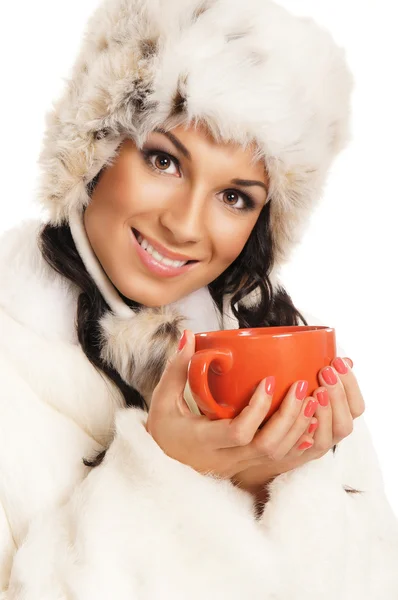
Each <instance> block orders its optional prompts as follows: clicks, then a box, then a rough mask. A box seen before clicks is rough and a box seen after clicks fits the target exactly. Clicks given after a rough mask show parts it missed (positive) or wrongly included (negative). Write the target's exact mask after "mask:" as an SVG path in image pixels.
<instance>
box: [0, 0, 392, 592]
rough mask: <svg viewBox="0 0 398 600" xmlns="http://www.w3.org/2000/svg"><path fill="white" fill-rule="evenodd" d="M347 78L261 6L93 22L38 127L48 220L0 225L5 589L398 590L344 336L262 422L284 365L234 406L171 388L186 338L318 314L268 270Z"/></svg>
mask: <svg viewBox="0 0 398 600" xmlns="http://www.w3.org/2000/svg"><path fill="white" fill-rule="evenodd" d="M351 88H352V81H351V76H350V73H349V71H348V69H347V67H346V64H345V59H344V54H343V52H342V51H341V50H340V49H339V48H337V47H336V45H335V44H334V42H333V41H332V39H331V38H330V36H329V35H328V34H327V33H326V32H325V31H323V30H321V29H320V28H319V27H318V26H316V25H315V24H314V23H313V22H312V21H311V20H308V19H299V18H296V17H293V16H291V15H290V14H289V13H287V12H286V11H285V10H284V9H282V8H280V7H278V6H277V5H275V4H273V3H272V2H268V1H264V0H261V1H260V0H248V1H247V2H245V3H234V2H232V1H231V0H209V1H203V0H201V1H199V0H179V1H177V0H176V1H175V2H172V3H171V2H165V1H164V0H157V1H155V0H108V1H106V2H105V3H103V4H102V5H101V6H100V7H99V8H98V9H97V11H96V12H95V14H94V15H93V17H92V18H91V19H90V22H89V24H88V28H87V32H86V35H85V38H84V42H83V44H82V48H81V51H80V55H79V57H78V59H77V62H76V64H75V66H74V70H73V72H72V76H71V78H70V80H69V81H68V85H67V89H66V91H65V94H64V95H63V96H62V97H61V98H60V99H59V100H58V101H57V103H56V104H55V106H54V109H53V111H52V113H51V114H50V115H49V117H48V121H47V130H46V135H45V143H44V148H43V151H42V154H41V166H42V168H43V179H42V184H41V187H40V191H39V200H40V201H41V203H42V205H43V206H45V207H46V208H47V209H48V211H49V215H48V217H47V218H46V223H44V224H42V223H39V222H25V223H23V224H22V225H21V226H20V227H18V228H16V229H14V230H11V231H9V232H8V233H7V234H6V235H4V236H3V238H2V240H1V244H0V263H1V281H2V285H1V291H0V307H1V311H0V319H1V342H0V344H1V345H0V348H1V356H0V358H1V360H0V376H1V381H2V388H1V395H0V406H1V412H0V472H1V481H0V500H1V504H0V585H1V588H0V589H1V592H2V595H1V598H2V600H15V599H18V600H22V599H23V600H36V599H37V600H38V599H40V600H50V599H51V600H52V599H54V600H55V599H57V600H59V599H65V600H66V599H71V598H73V599H76V600H81V599H84V600H87V599H91V598H93V599H94V598H95V599H96V600H99V599H101V598H104V599H105V598H107V599H108V598H118V600H123V599H127V598H128V599H129V600H131V599H133V600H135V599H139V600H142V599H149V598H151V599H155V598H156V599H157V598H173V599H177V598H178V599H179V598H181V599H184V600H185V599H186V598H190V599H199V598H200V599H202V598H214V599H215V598H217V599H219V598H224V597H225V598H230V599H241V598H243V597H246V596H247V597H249V598H252V599H257V598H258V599H260V598H261V599H263V600H271V599H273V600H275V599H278V600H279V599H284V600H285V599H286V598H291V599H294V600H296V599H297V600H301V599H304V598H305V599H306V600H308V599H312V598H314V599H315V598H317V599H318V598H320V597H322V598H324V599H325V600H328V599H332V598H333V599H336V598H339V599H342V600H343V599H349V600H357V599H361V600H364V599H376V598H383V600H390V599H391V600H392V599H393V598H394V599H395V598H397V595H398V578H397V575H396V564H397V559H398V528H397V523H396V521H395V519H394V516H393V513H392V511H391V508H390V506H389V504H388V502H387V500H386V497H385V493H384V489H383V482H382V478H381V474H380V470H379V467H378V464H377V459H376V457H375V453H374V450H373V447H372V443H371V440H370V439H369V434H368V432H367V429H366V425H365V423H364V421H363V417H362V414H363V412H364V403H363V398H362V394H361V391H360V387H359V384H358V382H357V381H356V378H355V375H354V373H353V371H352V366H353V364H352V361H350V360H349V359H344V353H343V352H342V350H341V349H339V353H338V359H337V360H335V361H333V364H332V365H331V366H330V367H326V368H325V369H322V371H321V372H320V373H319V384H320V385H319V388H318V389H317V390H315V391H314V393H313V395H312V396H309V395H308V393H307V392H308V385H307V382H305V381H299V382H295V383H294V384H293V385H292V387H291V389H290V390H289V393H288V394H287V396H286V398H285V399H284V401H283V404H282V406H281V408H280V410H279V411H277V413H275V415H274V416H273V417H272V418H271V419H270V420H269V421H268V422H267V424H266V426H265V427H263V428H262V429H261V430H258V426H259V424H260V423H261V422H262V420H263V418H264V416H265V415H266V413H267V410H268V408H269V405H270V401H271V398H272V393H273V388H274V385H275V381H274V379H273V376H272V373H270V374H269V376H268V377H267V378H266V380H265V381H263V382H260V384H259V386H258V388H257V389H256V391H255V393H254V395H253V398H252V401H251V404H250V406H249V407H248V408H246V409H245V410H244V411H242V413H241V414H240V415H239V416H238V417H236V418H235V419H233V420H222V421H217V422H209V421H208V420H207V419H206V418H205V417H202V416H199V415H197V414H194V413H193V412H190V410H189V409H188V406H187V403H190V398H189V391H187V392H186V394H185V399H186V402H185V401H184V395H183V394H184V389H185V386H186V374H187V367H188V363H189V360H190V357H191V356H192V354H193V352H194V336H193V333H194V332H196V331H205V330H212V329H220V328H224V329H228V328H234V327H252V326H268V325H293V324H301V323H304V324H306V323H307V322H309V323H310V324H313V323H315V322H316V321H315V320H314V319H313V318H312V317H310V316H307V317H306V316H305V315H304V314H302V313H300V311H299V310H297V308H296V307H295V306H294V303H293V301H292V300H291V298H290V297H289V295H288V294H287V292H286V291H285V290H284V288H283V286H282V284H281V282H280V281H279V277H278V274H279V270H280V267H281V265H282V264H283V263H284V262H286V261H287V260H288V258H289V256H290V253H291V251H292V249H293V247H294V245H296V244H297V243H298V242H299V241H300V240H301V238H302V235H303V232H304V228H305V227H306V225H307V223H308V221H309V217H310V213H311V211H312V210H313V208H314V206H315V204H316V203H317V201H318V199H319V197H320V195H321V190H322V187H323V185H324V183H325V181H326V176H327V172H328V169H329V166H330V164H331V162H332V160H333V158H334V157H335V156H336V155H337V154H338V152H339V151H340V150H341V149H342V148H343V147H344V144H345V143H346V140H347V131H348V120H349V98H350V92H351ZM164 258H166V259H169V262H164ZM176 261H177V262H176ZM330 275H331V274H330V273H325V274H324V278H325V280H326V281H329V277H330ZM180 338H181V339H180ZM179 339H180V341H179ZM192 410H194V407H192Z"/></svg>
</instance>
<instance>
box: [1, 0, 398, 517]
mask: <svg viewBox="0 0 398 600" xmlns="http://www.w3.org/2000/svg"><path fill="white" fill-rule="evenodd" d="M232 1H233V0H232ZM281 3H282V4H283V5H285V6H286V7H287V8H289V9H291V10H292V11H294V12H296V13H298V14H304V15H309V16H312V17H314V18H315V19H316V20H317V21H318V22H319V23H321V24H323V25H324V26H326V27H327V28H328V29H330V30H331V31H332V33H333V35H334V37H335V39H336V40H337V41H338V43H340V44H341V45H343V46H344V47H345V48H346V50H347V57H348V61H349V63H350V66H351V69H352V70H353V72H354V75H355V79H356V90H355V94H354V99H353V141H352V142H351V145H350V146H349V148H348V149H347V150H345V151H344V153H343V154H342V155H341V156H340V157H339V159H338V160H337V161H336V163H335V165H334V167H333V169H332V172H331V176H330V178H329V183H328V186H327V189H326V193H325V196H324V201H323V203H322V205H321V207H320V208H319V209H318V211H317V212H316V213H315V214H314V216H313V220H312V225H311V228H310V230H309V231H308V233H307V235H306V238H305V240H304V242H303V243H302V245H301V246H300V248H299V249H298V250H297V251H296V253H295V256H294V258H293V260H292V262H291V263H290V264H289V266H288V267H287V268H285V269H284V272H283V275H284V283H285V286H286V288H287V290H288V292H289V293H290V294H291V296H292V298H293V300H294V302H295V304H296V305H297V306H298V307H300V308H302V309H303V310H306V311H308V312H310V313H312V314H314V315H315V316H316V317H318V318H320V319H322V320H323V321H324V323H325V324H327V325H329V326H332V327H335V328H336V332H337V336H338V339H339V342H340V344H341V345H342V346H343V347H344V348H345V349H346V353H347V356H349V357H350V358H352V360H353V361H354V363H355V366H354V370H355V373H356V375H357V378H358V381H359V383H360V387H361V389H362V392H363V394H364V397H365V401H366V405H367V409H366V420H367V423H368V426H369V428H370V430H371V433H372V436H373V440H374V445H375V447H376V450H377V452H378V455H379V459H380V463H381V467H382V469H383V473H384V477H385V482H386V491H387V495H388V497H389V499H390V501H391V504H392V506H393V508H394V510H395V512H396V514H397V515H398V485H397V482H396V473H397V472H398V471H397V462H398V451H397V437H398V436H397V419H398V392H397V383H396V379H395V378H396V376H397V375H398V368H397V367H398V350H397V340H398V326H397V319H398V306H397V284H398V274H397V267H396V263H397V260H398V243H397V237H398V230H397V219H398V210H397V200H398V194H397V185H398V183H397V172H398V165H397V164H396V163H397V133H398V124H397V121H398V119H397V107H398V94H397V91H396V90H397V84H396V79H397V67H396V62H395V61H396V59H394V56H395V57H396V56H398V43H397V33H396V25H395V24H396V19H395V18H394V15H393V11H395V8H394V7H395V3H394V2H392V1H391V0H377V1H376V0H362V2H358V1H357V0H281ZM96 5H97V0H85V1H84V2H81V0H79V1H78V0H68V2H54V0H35V2H32V1H31V0H20V1H19V2H16V3H12V2H5V3H2V5H1V8H0V60H1V80H2V92H1V95H0V114H1V116H2V119H1V144H0V152H1V155H0V159H1V163H0V164H1V184H2V185H1V216H0V219H1V220H0V232H1V231H3V230H5V229H7V228H9V227H11V226H13V225H14V224H16V223H18V222H19V221H21V219H24V218H27V217H31V216H39V212H38V208H37V207H36V206H35V205H34V202H33V199H34V196H35V186H36V185H37V166H36V160H37V156H38V152H39V149H40V145H41V137H42V133H43V128H44V121H43V119H44V114H45V112H46V110H48V109H49V108H50V106H51V102H52V100H53V99H55V98H56V96H57V95H58V93H59V92H60V91H61V89H62V85H63V79H62V78H65V77H67V76H68V70H69V68H70V67H71V65H72V62H73V59H74V56H75V53H76V52H77V50H78V46H79V42H80V37H81V33H82V31H83V29H84V26H85V21H86V18H87V17H88V16H89V14H90V13H91V11H92V9H93V8H94V7H95V6H96Z"/></svg>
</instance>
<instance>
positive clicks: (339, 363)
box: [333, 358, 348, 375]
mask: <svg viewBox="0 0 398 600" xmlns="http://www.w3.org/2000/svg"><path fill="white" fill-rule="evenodd" d="M333 366H334V368H335V369H336V371H337V373H340V374H341V375H345V374H346V373H348V368H347V365H346V364H345V363H344V360H343V359H341V358H335V359H334V361H333Z"/></svg>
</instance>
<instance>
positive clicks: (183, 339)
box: [177, 329, 188, 352]
mask: <svg viewBox="0 0 398 600" xmlns="http://www.w3.org/2000/svg"><path fill="white" fill-rule="evenodd" d="M187 339H188V336H187V331H186V329H184V333H183V334H182V336H181V337H180V341H179V342H178V348H177V351H178V352H181V350H182V349H183V348H184V346H185V344H186V343H187Z"/></svg>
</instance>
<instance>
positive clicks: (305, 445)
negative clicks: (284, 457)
mask: <svg viewBox="0 0 398 600" xmlns="http://www.w3.org/2000/svg"><path fill="white" fill-rule="evenodd" d="M313 443H314V442H303V443H302V444H301V445H300V446H299V447H298V449H299V450H308V448H311V446H312V445H313Z"/></svg>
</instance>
